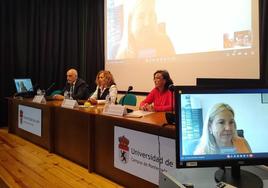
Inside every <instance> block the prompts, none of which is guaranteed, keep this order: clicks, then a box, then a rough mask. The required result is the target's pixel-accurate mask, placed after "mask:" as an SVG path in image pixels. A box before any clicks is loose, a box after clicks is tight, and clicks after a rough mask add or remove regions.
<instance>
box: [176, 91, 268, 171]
mask: <svg viewBox="0 0 268 188" xmlns="http://www.w3.org/2000/svg"><path fill="white" fill-rule="evenodd" d="M263 92H265V93H268V87H265V86H248V87H243V86H241V87H235V86H233V87H232V86H229V87H207V86H175V91H174V94H175V114H176V167H177V168H195V167H196V168H198V167H225V166H243V165H267V164H268V157H263V158H260V157H258V158H246V159H245V158H243V159H241V158H238V159H222V160H219V159H212V160H206V159H205V160H199V161H196V160H192V161H191V160H189V161H181V160H180V152H181V148H180V147H181V145H180V139H181V138H180V127H181V121H180V120H181V113H180V110H178V109H180V106H181V94H206V93H207V94H209V93H210V94H217V93H219V94H220V93H226V94H227V93H260V94H261V93H263ZM267 153H268V152H267Z"/></svg>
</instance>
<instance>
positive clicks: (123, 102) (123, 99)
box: [122, 86, 133, 113]
mask: <svg viewBox="0 0 268 188" xmlns="http://www.w3.org/2000/svg"><path fill="white" fill-rule="evenodd" d="M132 89H133V87H132V86H129V87H128V90H127V92H126V94H125V95H124V96H123V98H122V106H124V104H125V98H126V96H127V94H129V92H130V91H131V90H132ZM130 112H133V110H131V109H128V108H127V113H130Z"/></svg>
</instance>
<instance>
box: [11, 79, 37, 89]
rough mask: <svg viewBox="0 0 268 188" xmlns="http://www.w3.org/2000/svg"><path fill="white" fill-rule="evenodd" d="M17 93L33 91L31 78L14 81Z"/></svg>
mask: <svg viewBox="0 0 268 188" xmlns="http://www.w3.org/2000/svg"><path fill="white" fill-rule="evenodd" d="M14 82H15V86H16V91H17V93H22V92H28V91H33V85H32V81H31V79H29V78H25V79H14Z"/></svg>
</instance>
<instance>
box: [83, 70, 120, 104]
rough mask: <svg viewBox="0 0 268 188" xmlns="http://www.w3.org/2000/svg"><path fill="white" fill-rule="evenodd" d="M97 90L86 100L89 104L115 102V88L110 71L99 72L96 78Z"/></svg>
mask: <svg viewBox="0 0 268 188" xmlns="http://www.w3.org/2000/svg"><path fill="white" fill-rule="evenodd" d="M96 84H97V88H96V90H95V92H94V93H93V94H92V95H91V97H90V98H89V99H88V101H90V103H91V104H103V103H105V101H106V100H109V101H110V102H111V103H115V102H116V98H117V88H116V84H115V82H114V78H113V75H112V74H111V73H110V71H106V70H101V71H100V72H99V73H98V74H97V76H96Z"/></svg>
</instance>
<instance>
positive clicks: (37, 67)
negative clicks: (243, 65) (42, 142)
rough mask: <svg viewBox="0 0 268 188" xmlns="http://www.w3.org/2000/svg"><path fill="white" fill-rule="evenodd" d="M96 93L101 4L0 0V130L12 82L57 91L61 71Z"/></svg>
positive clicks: (265, 8) (265, 72)
mask: <svg viewBox="0 0 268 188" xmlns="http://www.w3.org/2000/svg"><path fill="white" fill-rule="evenodd" d="M267 18H268V3H267V1H265V0H260V42H261V46H260V52H261V53H260V54H261V56H260V58H261V78H262V80H264V81H265V84H266V85H268V66H267V63H268V62H267V61H268V60H267V55H268V49H267V42H268V41H267V40H268V39H267V36H268V24H267ZM69 68H77V70H78V73H79V77H81V78H83V79H84V80H86V81H87V83H88V84H89V85H90V89H91V90H92V91H93V90H94V88H95V83H94V82H95V76H96V74H97V72H98V71H99V70H101V69H104V1H103V0H1V1H0V125H1V124H5V125H6V122H7V105H6V99H5V97H7V96H12V94H13V93H14V92H15V85H14V83H13V78H16V77H17V78H22V77H29V78H32V81H33V83H34V84H37V85H39V86H40V87H41V88H42V89H46V88H48V87H49V85H50V84H51V83H53V82H55V83H56V85H55V87H54V89H59V88H62V87H63V85H64V83H65V81H66V78H65V77H66V76H65V74H66V71H67V70H68V69H69Z"/></svg>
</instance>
